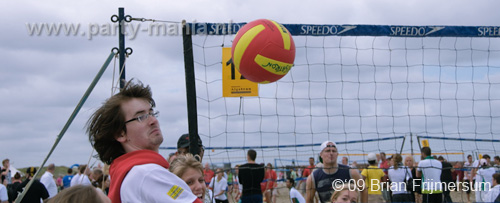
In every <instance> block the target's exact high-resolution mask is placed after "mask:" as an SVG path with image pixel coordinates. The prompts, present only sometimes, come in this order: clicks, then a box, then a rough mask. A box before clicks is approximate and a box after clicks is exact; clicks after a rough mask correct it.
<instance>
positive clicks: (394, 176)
mask: <svg viewBox="0 0 500 203" xmlns="http://www.w3.org/2000/svg"><path fill="white" fill-rule="evenodd" d="M402 161H403V158H402V157H401V155H400V154H395V155H394V157H393V158H392V163H391V164H392V166H391V167H390V168H389V172H388V175H389V180H391V182H392V183H391V191H392V201H394V202H414V201H415V200H414V199H413V196H412V195H411V191H406V184H407V181H408V180H411V179H412V178H413V176H411V171H410V169H409V168H408V167H405V166H403V163H402Z"/></svg>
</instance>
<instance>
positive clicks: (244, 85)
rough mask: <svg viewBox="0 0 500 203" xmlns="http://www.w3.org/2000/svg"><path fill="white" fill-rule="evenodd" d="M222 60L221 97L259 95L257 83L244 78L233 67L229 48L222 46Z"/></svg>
mask: <svg viewBox="0 0 500 203" xmlns="http://www.w3.org/2000/svg"><path fill="white" fill-rule="evenodd" d="M222 61H223V63H222V96H223V97H248V96H259V89H258V88H259V86H258V84H257V83H254V82H252V81H249V80H247V79H245V77H243V75H241V74H240V73H239V72H238V70H236V68H235V67H234V64H233V62H232V59H231V48H222Z"/></svg>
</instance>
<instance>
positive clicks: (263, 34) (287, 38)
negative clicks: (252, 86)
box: [231, 19, 295, 84]
mask: <svg viewBox="0 0 500 203" xmlns="http://www.w3.org/2000/svg"><path fill="white" fill-rule="evenodd" d="M231 54H232V58H233V63H234V67H236V69H237V70H238V71H239V72H240V73H241V75H243V76H244V77H245V78H246V79H248V80H250V81H252V82H256V83H262V84H265V83H271V82H275V81H277V80H279V79H281V78H282V77H283V76H285V75H286V74H287V73H288V71H290V69H291V68H292V66H293V62H294V60H295V43H294V42H293V38H292V35H291V34H290V32H289V31H288V30H287V29H286V28H285V27H284V26H283V25H281V24H279V23H277V22H276V21H273V20H267V19H260V20H255V21H252V22H249V23H248V24H246V25H244V26H243V27H241V29H240V30H239V31H238V33H236V37H235V38H234V40H233V46H232V48H231Z"/></svg>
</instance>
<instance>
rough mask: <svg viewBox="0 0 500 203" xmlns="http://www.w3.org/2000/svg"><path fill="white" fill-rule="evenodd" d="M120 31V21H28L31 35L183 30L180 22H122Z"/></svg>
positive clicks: (167, 33) (165, 33) (133, 35)
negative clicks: (85, 22) (86, 22)
mask: <svg viewBox="0 0 500 203" xmlns="http://www.w3.org/2000/svg"><path fill="white" fill-rule="evenodd" d="M121 24H122V29H121V31H120V29H119V24H118V23H88V24H83V23H26V30H27V32H28V35H29V36H74V37H86V38H87V39H88V40H92V39H93V38H95V37H99V36H118V34H119V32H121V33H123V34H124V35H125V37H126V38H128V39H129V40H134V39H136V38H137V36H139V34H147V35H148V36H177V35H180V33H181V32H182V27H181V24H180V23H163V22H151V23H147V24H146V23H128V22H122V23H121Z"/></svg>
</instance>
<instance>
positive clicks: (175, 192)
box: [167, 185, 184, 199]
mask: <svg viewBox="0 0 500 203" xmlns="http://www.w3.org/2000/svg"><path fill="white" fill-rule="evenodd" d="M182 192H184V189H182V188H181V187H179V186H177V185H174V186H172V188H170V190H169V191H168V192H167V195H168V196H170V197H171V198H172V199H177V197H179V196H180V195H181V194H182Z"/></svg>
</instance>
